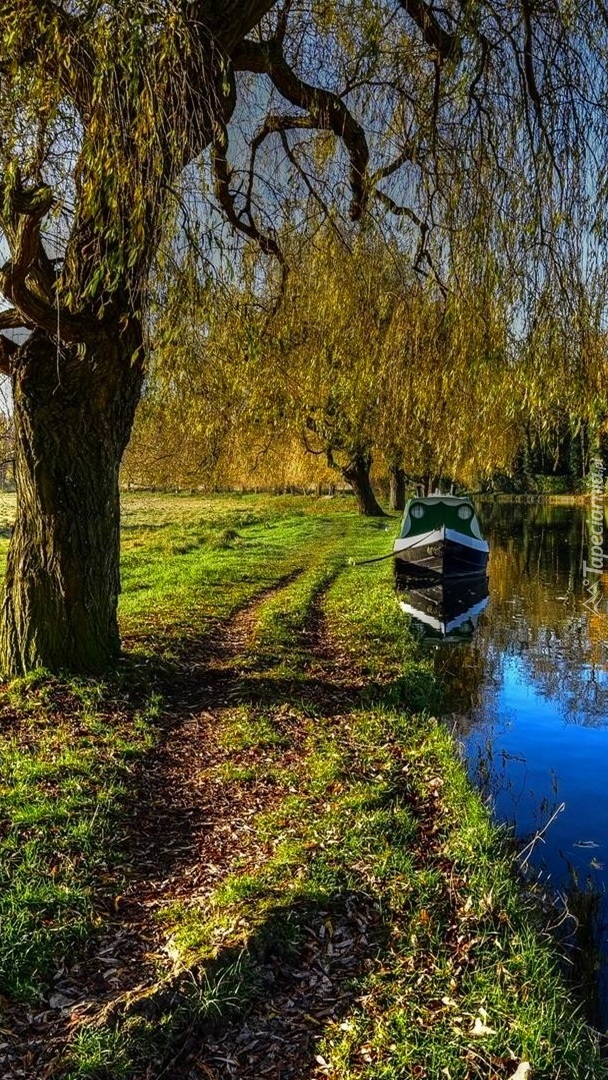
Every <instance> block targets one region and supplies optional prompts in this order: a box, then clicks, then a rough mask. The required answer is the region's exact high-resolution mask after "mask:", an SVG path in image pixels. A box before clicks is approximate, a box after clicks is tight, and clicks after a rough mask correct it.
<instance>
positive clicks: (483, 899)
mask: <svg viewBox="0 0 608 1080" xmlns="http://www.w3.org/2000/svg"><path fill="white" fill-rule="evenodd" d="M2 515H3V518H2V520H1V521H0V528H3V527H6V526H7V525H8V524H9V522H10V515H11V506H10V500H9V499H5V500H4V503H3V506H2ZM395 528H396V521H395V520H394V519H387V520H386V521H379V522H378V521H362V520H360V519H358V518H357V517H356V515H355V514H354V512H353V508H352V503H351V502H350V501H349V500H348V499H344V500H318V501H316V502H315V501H313V500H306V499H299V498H292V497H289V498H274V499H270V498H266V497H261V496H260V497H255V496H222V497H219V496H218V497H213V498H204V497H200V498H199V497H194V496H192V497H189V496H188V497H187V496H172V497H169V496H163V495H145V496H144V495H127V496H125V498H124V506H123V594H122V598H121V621H122V628H123V634H124V640H125V656H124V659H123V660H122V661H121V663H120V664H119V665H118V668H117V670H116V671H115V672H113V673H111V674H110V675H108V677H107V678H106V679H105V680H90V679H64V680H62V679H57V678H52V677H50V676H48V675H45V674H44V673H39V674H37V675H35V676H32V677H30V678H29V679H27V680H21V681H18V682H16V683H14V684H12V685H11V686H9V687H6V688H4V689H3V691H2V698H1V701H0V716H1V717H2V733H1V736H0V760H1V776H2V782H1V786H0V809H1V815H2V817H1V821H2V826H1V828H2V832H1V840H0V843H1V852H2V857H1V862H0V876H1V878H2V892H1V896H0V922H1V935H0V994H1V995H2V998H1V999H0V1000H1V1002H2V1006H3V1009H4V1013H5V1015H4V1018H3V1022H2V1025H1V1027H2V1031H3V1033H4V1034H3V1035H2V1039H1V1040H0V1043H2V1045H1V1046H0V1064H3V1068H4V1075H6V1076H10V1075H15V1076H17V1075H27V1076H32V1077H41V1078H42V1077H45V1076H51V1075H52V1076H54V1077H64V1078H69V1080H84V1078H89V1080H113V1078H115V1077H124V1078H133V1080H135V1078H144V1077H149V1078H153V1077H159V1078H160V1077H161V1076H163V1077H165V1076H169V1077H184V1078H190V1077H192V1078H194V1077H201V1078H202V1077H222V1078H224V1077H226V1078H228V1077H241V1078H242V1080H246V1078H248V1077H252V1078H253V1077H258V1076H259V1077H262V1076H265V1075H267V1076H273V1077H279V1076H280V1077H282V1078H287V1077H294V1078H300V1077H316V1076H328V1077H334V1078H336V1080H354V1078H355V1077H357V1078H359V1077H362V1078H366V1080H398V1078H405V1077H408V1078H409V1077H412V1078H428V1080H441V1078H443V1077H446V1078H448V1080H465V1078H467V1080H468V1078H496V1080H502V1078H505V1080H507V1078H510V1077H512V1076H514V1075H516V1076H517V1080H520V1077H521V1078H524V1077H525V1076H531V1077H534V1078H538V1080H541V1078H544V1080H556V1078H562V1080H565V1078H572V1080H583V1078H586V1077H589V1078H595V1077H601V1076H605V1075H606V1071H605V1069H604V1067H603V1065H602V1064H601V1062H600V1058H599V1053H598V1048H597V1044H596V1040H595V1037H594V1035H593V1033H592V1032H591V1031H590V1029H589V1028H588V1027H586V1025H585V1023H584V1022H583V1020H582V1016H581V1010H580V1008H579V1006H578V1005H576V1003H575V1001H574V998H573V997H572V995H571V992H570V991H569V990H568V989H567V988H566V986H565V984H564V981H563V978H562V975H561V973H560V969H559V962H558V957H557V954H556V951H555V947H554V946H553V944H552V942H551V940H550V938H549V936H548V935H547V934H546V933H545V932H544V929H543V923H542V918H541V916H540V915H539V913H538V911H536V910H535V908H534V904H533V901H531V900H530V899H529V896H528V895H527V894H526V896H524V893H523V890H522V888H521V886H520V884H519V883H518V881H517V880H516V878H515V876H514V874H513V867H512V862H511V858H510V855H509V851H508V846H507V844H506V842H505V839H506V838H505V836H504V835H503V834H502V833H501V832H500V830H498V829H496V828H495V827H494V826H493V825H492V824H491V821H490V818H489V815H488V812H487V810H486V809H485V808H484V807H483V805H482V804H481V801H480V799H479V798H478V797H477V795H476V794H475V793H474V792H473V791H472V790H471V788H470V786H469V784H468V782H467V780H466V776H465V772H464V769H463V767H462V765H461V764H460V762H459V760H458V756H457V753H456V751H455V748H454V745H453V742H452V740H451V738H450V736H449V735H448V734H447V732H446V731H445V730H444V728H443V727H442V725H441V723H440V722H439V721H438V720H437V719H435V717H436V716H437V715H439V712H440V707H441V693H440V688H439V687H437V685H436V683H435V680H434V677H433V673H432V670H431V667H430V665H429V664H428V662H427V661H426V660H425V659H424V658H423V657H421V656H420V655H419V653H418V652H417V647H416V644H415V641H414V640H413V638H412V637H411V636H410V635H409V633H408V629H407V624H406V623H405V622H404V617H403V616H402V614H401V612H400V610H399V608H398V606H397V604H396V602H395V598H394V594H393V590H392V578H391V574H392V568H391V564H390V560H389V561H387V562H376V563H373V564H370V565H366V566H360V567H359V566H353V565H350V563H349V560H352V559H355V560H362V559H368V558H373V557H376V556H379V555H382V554H384V553H386V552H387V551H388V550H389V549H390V541H391V538H392V533H393V532H394V530H395ZM3 542H4V541H3ZM142 803H143V804H145V805H144V810H145V811H146V813H144V816H143V817H142V816H141V815H140V811H141V810H142ZM150 807H152V810H150ZM163 815H164V816H163ZM199 819H200V821H199ZM155 821H156V825H155ZM193 821H195V822H197V824H196V827H195V826H194V825H193ZM159 822H160V824H159ZM167 822H170V825H168V824H167ZM180 830H183V843H182V844H181V847H180V843H179V841H180V837H181V834H180ZM147 831H149V832H150V843H151V846H152V848H153V849H154V848H155V846H157V848H158V860H159V862H162V863H163V870H162V873H160V872H159V874H158V876H157V878H155V876H154V872H153V868H152V869H150V859H149V854H148V855H146V858H147V859H148V862H145V863H144V862H143V861H142V855H141V852H142V850H144V848H145V841H146V833H147ZM146 850H147V849H146ZM153 855H154V851H153ZM166 867H168V869H167V868H166ZM125 942H128V943H129V945H128V948H127V946H126V945H125ZM108 956H109V957H110V961H111V963H110V964H108V961H107V957H108ZM104 964H105V965H106V966H105V967H104ZM102 968H103V971H102ZM108 970H109V971H110V974H108ZM28 1054H29V1055H30V1056H29V1057H28ZM526 1063H529V1065H530V1069H531V1071H530V1070H529V1069H528V1068H527V1065H526ZM20 1069H21V1072H20V1071H19V1070H20ZM24 1070H25V1071H24ZM28 1070H29V1071H28ZM518 1070H519V1072H518Z"/></svg>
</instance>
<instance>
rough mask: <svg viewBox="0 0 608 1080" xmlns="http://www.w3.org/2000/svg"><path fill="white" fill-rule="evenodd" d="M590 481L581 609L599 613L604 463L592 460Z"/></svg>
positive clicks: (602, 543) (602, 558)
mask: <svg viewBox="0 0 608 1080" xmlns="http://www.w3.org/2000/svg"><path fill="white" fill-rule="evenodd" d="M589 475H590V479H591V523H590V528H589V554H588V559H589V562H586V561H585V560H583V585H584V586H585V589H586V590H587V593H588V596H587V599H586V600H585V603H584V604H583V607H585V608H587V610H588V611H595V612H599V611H600V609H601V603H602V574H603V572H604V569H605V565H604V564H605V560H606V559H607V558H608V554H606V555H605V554H604V463H603V461H602V459H601V458H599V457H597V458H593V460H592V462H591V469H590V473H589Z"/></svg>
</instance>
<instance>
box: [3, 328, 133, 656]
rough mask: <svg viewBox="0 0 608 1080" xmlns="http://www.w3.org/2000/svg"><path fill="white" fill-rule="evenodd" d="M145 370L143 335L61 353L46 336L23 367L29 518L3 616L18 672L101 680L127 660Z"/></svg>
mask: <svg viewBox="0 0 608 1080" xmlns="http://www.w3.org/2000/svg"><path fill="white" fill-rule="evenodd" d="M134 344H135V345H136V347H135V349H134V348H133V346H134ZM140 344H141V343H139V345H140ZM91 349H92V351H91ZM133 358H136V359H135V361H134V362H133ZM140 360H141V357H140V350H139V346H138V345H137V344H136V342H134V339H133V335H132V334H131V335H129V336H125V337H123V338H119V336H118V335H116V337H115V338H113V339H112V338H110V337H109V336H107V337H104V336H103V335H102V333H101V332H100V333H99V335H98V338H97V339H96V343H95V345H94V346H92V347H89V350H88V352H87V350H84V349H83V348H82V347H81V349H80V351H78V350H76V349H74V350H69V351H68V350H62V351H59V352H58V350H57V347H56V345H55V344H54V343H53V342H52V341H51V340H50V339H49V338H48V337H47V336H46V335H45V334H43V333H42V332H40V331H36V332H35V333H34V334H33V335H32V336H31V338H30V339H29V341H28V342H27V343H26V345H24V346H23V347H22V348H21V349H20V351H19V354H18V355H17V357H16V362H15V364H14V374H13V380H12V383H13V399H14V423H15V440H16V448H15V482H16V487H17V519H16V522H15V528H14V530H13V535H12V538H11V542H10V546H9V553H8V564H7V572H6V580H5V593H4V600H3V605H2V613H1V617H0V663H1V666H2V669H3V671H4V672H5V673H6V674H11V675H16V674H23V673H25V672H27V671H31V670H32V669H35V668H37V667H45V668H48V669H50V670H53V671H58V670H62V669H63V670H68V671H89V672H94V671H101V670H103V669H104V668H105V667H107V666H108V664H109V663H111V661H112V660H113V659H114V658H115V657H116V656H117V654H118V653H119V649H120V641H119V635H118V622H117V604H118V593H119V590H120V576H119V525H120V507H119V492H118V470H119V466H120V461H121V458H122V455H123V452H124V449H125V446H126V444H127V442H128V439H129V435H130V432H131V427H132V424H133V417H134V414H135V407H136V405H137V401H138V399H139V394H140V390H141V378H142V376H141V366H140Z"/></svg>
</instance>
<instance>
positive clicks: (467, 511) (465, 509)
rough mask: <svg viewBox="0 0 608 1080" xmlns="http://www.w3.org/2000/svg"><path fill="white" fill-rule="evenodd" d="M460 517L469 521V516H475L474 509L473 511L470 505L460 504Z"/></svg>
mask: <svg viewBox="0 0 608 1080" xmlns="http://www.w3.org/2000/svg"><path fill="white" fill-rule="evenodd" d="M458 517H459V518H462V520H463V521H468V520H469V518H472V517H473V511H472V509H471V507H470V506H459V507H458Z"/></svg>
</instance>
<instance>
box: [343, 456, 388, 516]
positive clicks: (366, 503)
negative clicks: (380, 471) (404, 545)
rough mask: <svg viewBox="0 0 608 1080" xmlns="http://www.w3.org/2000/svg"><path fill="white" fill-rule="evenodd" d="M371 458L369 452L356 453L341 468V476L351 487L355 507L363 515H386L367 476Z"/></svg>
mask: <svg viewBox="0 0 608 1080" xmlns="http://www.w3.org/2000/svg"><path fill="white" fill-rule="evenodd" d="M371 467H372V459H371V456H370V455H369V454H357V455H356V457H354V458H353V459H352V460H351V461H350V462H349V463H348V465H345V466H344V468H343V469H342V476H343V477H344V479H345V480H346V481H347V483H349V484H350V486H351V487H352V489H353V491H354V493H355V498H356V500H357V508H358V510H359V513H360V514H363V516H364V517H386V514H385V513H384V510H383V509H382V507H381V506H380V503H379V502H378V500H377V499H376V496H375V495H374V489H373V487H372V484H371V480H370V478H369V471H370V469H371Z"/></svg>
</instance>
